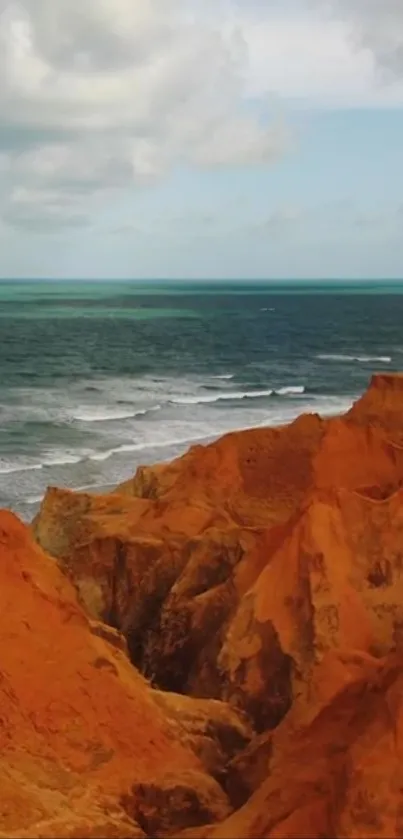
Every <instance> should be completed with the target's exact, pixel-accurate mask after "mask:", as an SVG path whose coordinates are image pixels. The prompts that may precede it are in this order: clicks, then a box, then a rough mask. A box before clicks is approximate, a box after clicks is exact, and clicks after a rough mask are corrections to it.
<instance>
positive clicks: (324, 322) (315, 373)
mask: <svg viewBox="0 0 403 839" xmlns="http://www.w3.org/2000/svg"><path fill="white" fill-rule="evenodd" d="M402 292H403V286H400V285H396V284H393V283H392V284H381V283H379V284H370V283H367V284H359V285H358V284H344V285H343V284H339V283H328V284H324V283H323V284H320V283H291V282H290V283H262V282H260V283H257V282H250V283H240V282H239V283H185V282H181V283H179V282H176V283H168V282H164V283H163V282H153V283H146V282H142V283H140V282H121V281H116V282H81V283H80V282H50V281H46V282H37V281H35V282H34V281H29V282H28V281H27V282H22V281H13V282H11V281H10V282H5V281H3V282H1V283H0V419H1V422H0V506H2V507H7V508H10V509H12V510H13V511H15V512H17V513H18V514H19V515H20V516H21V517H22V518H23V519H25V520H30V519H31V518H32V517H33V515H34V514H35V512H36V510H37V508H38V504H39V502H40V499H41V497H42V496H43V493H44V491H45V489H46V487H47V486H49V485H51V486H60V487H70V488H80V489H84V488H85V489H89V490H97V489H100V488H103V487H107V486H111V485H114V484H117V483H119V482H121V481H123V480H125V479H127V478H128V477H130V476H131V475H133V473H134V472H135V470H136V468H137V466H138V465H140V464H147V463H155V462H157V461H162V460H166V459H170V458H172V457H174V456H177V455H179V454H181V453H182V452H184V451H185V450H186V449H187V448H188V447H189V445H191V444H192V443H194V442H196V441H208V440H212V439H215V438H217V437H219V436H220V435H222V434H223V433H225V432H226V431H229V430H232V429H239V428H248V427H250V426H263V425H275V424H279V423H284V422H288V421H289V420H292V419H293V418H294V417H296V416H297V415H298V414H300V413H302V412H304V411H309V412H312V411H313V412H318V413H319V414H321V415H323V416H326V415H330V414H335V413H339V412H342V411H345V410H346V409H348V407H349V406H350V405H351V404H352V402H353V401H354V399H356V398H357V397H358V396H359V395H360V394H361V393H362V391H363V390H364V389H365V387H366V386H367V383H368V381H369V378H370V375H371V373H372V372H373V371H375V370H377V371H378V370H383V371H386V370H396V369H401V368H402V367H403V332H402V324H403V293H402Z"/></svg>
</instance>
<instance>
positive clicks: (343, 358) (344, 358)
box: [317, 353, 392, 364]
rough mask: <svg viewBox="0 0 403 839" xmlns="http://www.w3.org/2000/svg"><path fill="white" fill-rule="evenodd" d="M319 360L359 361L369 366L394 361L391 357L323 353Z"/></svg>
mask: <svg viewBox="0 0 403 839" xmlns="http://www.w3.org/2000/svg"><path fill="white" fill-rule="evenodd" d="M317 358H320V359H321V361H342V362H344V361H345V362H354V361H358V362H359V363H361V364H368V363H370V362H372V361H373V362H380V363H381V364H391V361H392V359H391V357H390V355H342V354H341V353H340V354H339V353H321V354H320V355H318V356H317Z"/></svg>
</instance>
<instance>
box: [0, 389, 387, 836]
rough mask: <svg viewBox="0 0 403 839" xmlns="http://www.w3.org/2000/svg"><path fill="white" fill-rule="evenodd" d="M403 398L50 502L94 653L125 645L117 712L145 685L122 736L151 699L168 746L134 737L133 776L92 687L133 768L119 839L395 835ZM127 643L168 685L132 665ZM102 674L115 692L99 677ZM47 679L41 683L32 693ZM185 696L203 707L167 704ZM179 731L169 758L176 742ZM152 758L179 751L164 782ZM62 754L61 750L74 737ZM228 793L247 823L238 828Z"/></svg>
mask: <svg viewBox="0 0 403 839" xmlns="http://www.w3.org/2000/svg"><path fill="white" fill-rule="evenodd" d="M402 383H403V377H400V376H375V377H374V378H373V380H372V383H371V386H370V388H369V390H368V392H367V393H366V394H365V395H364V396H363V397H362V398H361V399H360V400H359V401H358V402H357V403H356V404H355V406H354V407H353V408H352V410H351V411H350V412H349V413H348V414H347V415H346V416H345V417H342V418H333V419H329V420H326V421H325V420H322V419H320V418H319V417H318V416H316V415H311V416H305V417H300V418H299V419H298V420H297V421H295V422H294V423H292V424H291V425H290V426H285V427H282V428H276V429H255V430H251V431H244V432H236V433H232V434H229V435H226V436H225V437H223V438H222V439H221V440H219V441H217V442H216V443H213V444H211V445H209V446H195V447H193V448H192V449H190V451H189V452H188V453H187V454H186V455H184V456H183V457H181V458H178V459H177V460H175V461H173V463H171V464H163V465H158V466H157V467H143V468H141V469H140V470H138V472H137V474H136V476H135V477H134V479H133V480H132V481H128V482H126V483H125V484H124V485H122V486H121V487H119V488H118V489H117V490H116V491H115V492H114V493H111V494H108V495H105V496H91V495H89V494H85V493H77V494H76V493H71V492H66V491H61V490H55V489H52V490H49V491H48V493H47V495H46V497H45V499H44V502H43V504H42V507H41V511H40V514H39V515H38V517H37V519H36V521H35V523H34V527H33V531H34V534H35V536H36V539H37V540H38V542H39V543H40V544H41V546H42V547H43V548H44V549H45V550H46V551H48V552H49V553H50V554H51V555H52V556H53V557H55V558H56V559H57V562H58V566H59V568H60V569H62V570H63V572H65V573H67V576H68V577H69V578H70V580H71V582H72V583H73V584H74V587H75V589H76V591H77V593H78V596H79V599H80V601H81V603H82V604H83V606H84V607H85V609H86V611H87V613H89V615H90V617H91V621H90V622H89V621H87V623H85V619H84V618H83V615H82V613H81V612H80V610H79V609H78V607H77V605H74V608H75V610H76V612H74V614H76V613H77V614H80V616H81V617H80V620H81V621H84V624H85V627H84V625H83V628H82V631H81V636H80V638H81V641H80V644H81V647H80V649H81V650H85V649H87V648H88V637H90V639H91V644H93V643H95V640H96V642H97V643H99V644H103V645H104V647H105V644H107V646H108V649H109V650H113V654H112V655H113V664H114V666H115V667H118V664H119V668H118V675H117V676H116V674H115V675H114V684H115V687H116V685H119V691H120V693H119V696H121V692H122V690H123V695H124V697H126V693H125V691H127V690H128V687H127V686H128V685H129V683H130V685H133V684H134V682H133V680H134V681H135V684H136V691H137V692H138V696H139V699H138V706H137V710H136V714H137V716H135V717H133V720H134V722H131V723H130V725H137V723H138V720H139V713H140V712H139V708H143V704H144V708H145V707H147V708H148V707H149V705H148V704H147V703H150V707H151V704H153V707H157V708H158V713H157V715H156V717H155V720H154V722H151V717H150V718H147V720H148V722H147V725H148V726H149V729H150V731H151V730H152V727H153V725H154V726H155V725H156V720H158V726H159V728H158V735H157V734H156V733H154V734H153V735H152V738H153V741H154V743H153V744H150V743H149V741H148V740H145V741H144V742H143V739H142V737H140V739H139V755H140V757H139V762H138V765H139V766H140V769H141V771H140V770H139V771H138V772H137V775H136V773H135V772H134V770H133V766H132V764H131V763H130V760H129V758H128V759H127V760H126V757H125V750H124V749H125V747H124V743H126V739H125V736H123V739H122V734H121V730H120V729H119V725H118V723H117V722H116V723H115V722H114V723H112V722H111V723H110V722H109V721H108V719H106V718H104V717H103V716H102V714H103V713H104V710H103V709H104V705H105V701H104V700H102V699H101V698H98V699H96V698H95V695H94V697H93V695H92V693H91V690H92V688H90V687H89V686H88V685H87V682H86V683H85V684H86V689H87V690H88V692H89V694H90V697H91V701H90V703H89V704H90V705H91V707H92V709H93V710H94V709H95V718H96V719H97V720H98V721H99V720H104V727H102V725H101V729H102V731H104V732H105V737H106V736H107V735H106V732H107V731H109V735H108V736H109V737H110V740H111V741H112V742H115V740H117V742H118V743H119V749H121V750H122V756H121V752H120V751H119V749H117V760H118V762H119V768H116V770H115V764H114V763H113V759H112V758H111V760H110V761H108V763H107V764H106V766H107V768H105V769H104V770H103V771H104V773H105V779H104V780H103V778H104V776H103V775H102V771H101V770H96V780H97V785H98V787H99V789H101V791H102V793H104V790H105V792H106V793H107V794H108V795H110V794H112V795H114V796H115V800H116V795H117V796H118V798H119V801H121V802H123V803H124V806H125V813H126V815H125V817H124V818H125V819H126V822H125V825H126V824H127V819H131V820H132V822H137V823H138V824H140V826H141V827H142V828H143V829H144V830H145V832H146V834H147V835H150V836H151V835H152V836H154V835H157V836H158V835H164V833H165V834H169V832H170V830H172V829H174V830H176V831H178V830H180V829H182V828H183V829H184V830H183V832H182V834H181V835H182V836H183V837H185V836H189V837H190V836H194V837H202V836H203V835H204V836H209V837H216V839H219V837H221V839H232V837H233V836H235V835H237V836H240V837H245V839H246V837H256V839H257V837H284V839H285V837H291V836H294V837H297V836H305V837H308V836H309V837H317V839H319V837H332V836H335V835H337V836H339V835H340V836H345V837H349V839H350V838H351V839H357V837H359V836H366V837H374V836H383V837H386V836H394V837H395V836H396V837H397V836H399V835H402V832H403V815H402V814H403V797H402V790H403V785H402V784H401V779H400V775H399V772H400V758H401V749H402V743H401V739H402V738H401V731H400V729H401V726H400V722H401V719H400V718H401V716H402V714H401V702H400V693H401V689H402V687H403V682H402V679H403V669H402V656H403V648H402V641H403V489H402V486H403V484H402V480H403V448H401V442H402V441H403V421H402V419H401V418H402V417H403V384H402ZM38 556H39V554H38ZM40 556H41V557H42V560H41V561H43V562H46V563H47V564H49V562H50V561H49V559H47V558H46V557H45V558H44V555H43V554H40ZM52 573H53V574H54V575H57V581H58V582H57V581H56V577H55V581H56V582H57V585H59V586H61V587H62V589H63V591H62V594H61V600H60V602H61V603H64V602H65V600H66V596H65V594H64V592H65V591H68V597H67V601H68V602H69V603H75V601H74V592H73V588H70V585H69V583H67V581H66V580H64V578H63V576H62V574H61V572H60V571H59V570H58V569H57V567H56V565H55V566H54V570H53V572H52ZM60 581H62V582H60ZM0 582H1V578H0ZM56 582H55V585H56ZM64 608H65V606H60V607H59V614H62V613H63V609H64ZM71 608H72V607H71ZM19 620H20V621H21V614H20V615H19ZM97 621H98V622H97ZM99 621H101V623H99ZM105 622H106V623H109V624H110V626H111V627H112V629H109V630H108V629H106V628H105V626H104V623H105ZM63 626H64V623H63ZM19 631H21V630H19ZM42 631H43V630H41V632H42ZM53 631H54V632H55V636H56V635H57V632H58V631H59V630H57V631H56V628H54V630H53ZM64 631H66V630H64ZM108 632H109V633H112V634H111V635H109V638H108V640H107V641H105V636H107V635H108ZM120 632H122V633H123V635H124V638H125V641H126V642H127V648H128V652H129V655H130V657H131V659H132V662H134V663H135V664H136V665H137V666H138V667H139V668H140V669H141V670H142V672H143V673H144V674H145V675H146V676H147V677H148V678H150V679H151V680H152V683H153V684H154V686H156V687H158V688H159V689H160V690H158V691H152V690H151V689H150V686H149V685H148V684H147V683H146V682H144V681H143V680H141V677H140V676H139V674H138V673H136V672H135V671H133V670H131V668H130V665H129V663H128V661H127V659H126V657H125V653H124V643H125V641H124V640H122V637H121V635H120ZM15 633H16V635H15V637H17V630H16V629H15ZM83 633H85V637H86V638H87V641H85V642H84V640H83ZM99 636H101V637H99ZM18 637H20V636H18ZM18 643H20V641H18ZM32 643H33V642H32ZM70 643H71V642H70V640H69V642H68V643H67V641H66V646H65V647H63V646H62V647H61V655H62V657H66V659H67V658H68V649H71V650H75V649H76V647H74V645H73V646H71V647H70ZM77 643H78V642H77ZM86 645H87V646H86ZM113 645H114V646H113ZM10 646H12V645H11V643H10ZM91 654H92V653H91ZM110 654H111V653H109V656H110ZM35 655H36V656H37V655H38V653H37V651H36V652H35V650H34V648H32V657H33V659H34V657H35ZM74 655H76V654H74ZM80 655H81V656H82V655H83V652H81V653H80ZM77 656H78V659H77V660H79V661H80V662H81V658H80V657H79V652H78V649H77ZM99 657H100V658H102V659H104V658H106V659H107V661H108V662H109V661H110V658H108V656H106V654H105V653H102V655H101V653H100V654H99ZM70 661H71V658H70ZM58 662H59V664H60V656H59V658H58ZM116 662H118V664H117V663H116ZM74 667H75V668H76V665H74ZM82 667H83V665H82V664H80V666H79V668H78V669H79V673H80V674H81V670H82ZM108 667H109V665H108ZM104 671H105V672H104ZM86 672H87V671H86ZM100 673H102V678H103V679H106V678H107V677H108V678H109V679H111V678H112V673H109V670H108V669H107V665H105V667H104V668H102V669H101V670H100ZM48 678H49V674H47V673H42V671H41V676H40V679H39V681H37V684H41V685H43V683H44V680H46V679H48ZM54 678H55V677H54ZM80 678H81V676H78V674H77V668H76V669H74V670H73V671H71V680H72V682H74V681H77V679H78V680H79V679H80ZM97 678H101V676H100V674H98V676H97ZM89 682H90V679H89V680H88V683H89ZM122 683H124V689H123V688H122ZM91 684H92V682H91ZM94 684H96V683H95V682H94ZM101 689H102V690H103V691H104V693H103V696H105V687H104V686H103V685H102V686H100V685H98V684H97V689H96V691H95V694H96V696H98V691H99V690H101ZM131 689H132V688H131ZM94 690H95V688H94ZM108 690H109V688H108ZM172 690H175V691H177V692H180V693H181V694H190V696H185V695H183V696H182V697H181V698H178V697H176V698H173V697H172V695H171V694H169V693H168V694H167V693H164V691H172ZM69 695H70V694H68V696H69ZM108 695H109V694H108ZM140 697H141V698H140ZM190 697H193V698H190ZM194 697H197V698H194ZM211 697H213V698H215V699H217V700H221V702H218V704H215V703H213V705H211ZM123 701H124V702H126V701H127V700H126V698H125V699H124V700H123V699H119V701H118V699H116V703H117V705H116V708H117V707H118V702H122V703H123ZM32 702H33V699H30V700H29V704H30V707H31V704H32ZM97 702H99V703H100V708H99V709H98V705H97V704H96V703H97ZM227 702H228V703H230V705H231V707H232V709H233V711H232V712H231V710H230V709H229V708H228V705H226V704H225V703H227ZM142 703H143V704H142ZM189 703H190V704H189ZM206 703H207V704H206ZM209 703H210V704H209ZM47 707H48V706H47ZM63 707H64V706H63ZM69 707H72V708H73V709H76V705H75V704H74V702H73V700H72V699H71V700H69ZM108 707H110V706H109V704H108ZM113 707H115V706H113ZM120 707H123V705H122V706H120V705H119V708H120ZM124 708H125V709H126V706H124ZM218 709H219V710H218ZM239 709H240V710H241V711H244V712H246V714H247V715H248V716H249V720H250V723H251V724H252V725H253V726H254V727H255V729H256V730H257V732H258V736H257V737H256V738H254V739H252V741H251V742H250V743H249V745H247V747H246V749H245V750H244V751H241V752H240V753H239V749H240V747H241V746H242V743H247V742H248V740H249V738H250V730H249V729H248V724H246V723H245V719H244V718H243V717H240V716H239V713H238V711H239ZM10 713H11V712H10ZM57 713H58V714H60V713H61V712H60V709H58V710H57ZM74 713H76V711H75V710H74ZM77 713H81V711H80V712H77ZM119 713H120V711H119ZM116 714H118V711H116ZM130 714H131V711H130V709H129V708H128V709H127V710H124V711H123V716H124V718H125V719H126V717H128V716H130ZM144 714H145V711H144ZM233 714H235V717H234V716H233ZM64 719H65V721H66V723H65V724H66V725H68V719H69V718H68V714H67V712H65V717H64ZM113 719H115V717H114V716H113ZM144 719H145V717H144ZM119 722H120V721H119ZM97 724H98V723H97ZM55 725H56V723H55ZM110 725H111V726H112V728H111V729H110ZM114 725H115V726H116V727H115V728H114V727H113V726H114ZM212 729H213V730H214V737H211V736H210V734H211V730H212ZM168 730H169V731H170V732H171V741H170V744H169V749H171V750H172V751H169V749H168V746H165V745H164V746H162V743H163V742H164V743H165V740H163V737H164V736H165V732H166V731H168ZM131 733H132V737H131V739H132V740H133V737H134V732H133V731H131ZM168 739H169V737H168ZM155 742H156V743H157V744H159V745H158V748H159V749H161V750H163V748H166V749H167V751H166V755H167V756H166V757H161V761H164V762H165V765H164V774H163V776H161V777H158V778H157V779H155V778H152V777H151V774H149V775H147V771H146V769H145V768H144V767H145V766H146V765H147V766H148V764H147V760H146V756H148V757H147V759H148V758H149V759H150V761H151V763H152V762H154V765H155V755H156V754H157V751H156V750H155V749H154V744H155ZM81 745H82V744H81ZM58 748H60V749H61V752H60V753H61V754H62V755H65V754H67V751H66V746H65V745H64V743H63V741H60V744H59V745H58ZM136 748H137V746H136ZM174 749H179V752H178V753H176V752H175V757H174V756H173V755H174V751H173V750H174ZM57 754H58V751H57V749H56V750H55V756H54V758H52V759H54V760H56V756H57ZM164 754H165V752H164ZM80 755H82V751H81V752H80ZM142 755H143V757H142ZM161 755H162V751H161ZM66 759H67V758H66ZM81 759H82V758H81ZM157 760H158V761H159V762H160V759H159V758H157ZM143 764H144V767H143ZM88 772H89V770H88V769H85V773H86V778H87V779H88V780H87V783H90V780H91V779H92V775H91V773H90V774H88ZM91 772H92V770H91ZM195 773H196V775H195ZM123 776H124V779H125V782H126V786H125V790H124V791H123V780H124V779H123ZM112 779H113V781H112ZM213 779H215V780H213ZM216 780H218V781H219V782H220V784H221V785H222V786H224V787H225V788H226V790H227V792H228V794H229V797H230V800H231V802H232V805H233V806H235V808H236V812H235V813H234V814H232V815H231V816H229V818H226V812H225V811H226V808H227V810H228V799H227V798H226V797H225V795H224V793H223V792H222V790H220V788H217V786H215V784H216ZM91 783H92V780H91ZM102 784H104V786H102ZM108 785H109V786H108ZM91 789H92V787H91ZM195 790H197V793H195ZM122 796H123V797H122ZM195 796H196V797H195ZM97 800H98V799H97ZM241 805H243V806H241ZM97 806H99V805H97ZM157 809H158V811H159V813H160V815H159V817H158V818H157V816H156V811H157ZM184 810H186V812H187V814H188V815H187V817H186V819H185V820H184V819H183V817H182V814H183V812H184ZM120 817H121V814H120V816H119V818H120ZM94 818H95V817H94ZM220 819H221V820H222V822H221V823H220V824H219V825H217V824H215V825H214V824H213V825H211V826H207V827H203V823H206V822H207V821H209V820H210V821H211V822H214V821H215V822H217V821H219V820H220ZM192 820H193V822H192ZM192 824H193V826H192ZM188 828H189V829H188ZM52 829H53V828H52ZM122 829H123V828H122ZM119 835H120V834H119ZM175 835H176V834H175Z"/></svg>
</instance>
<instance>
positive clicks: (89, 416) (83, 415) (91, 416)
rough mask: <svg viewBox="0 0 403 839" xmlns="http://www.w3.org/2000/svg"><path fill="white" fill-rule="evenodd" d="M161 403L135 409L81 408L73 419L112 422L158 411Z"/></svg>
mask: <svg viewBox="0 0 403 839" xmlns="http://www.w3.org/2000/svg"><path fill="white" fill-rule="evenodd" d="M160 410H161V405H153V406H152V407H151V408H138V409H137V410H134V411H133V410H131V411H121V410H119V409H116V408H97V407H95V406H94V407H93V408H83V409H81V410H78V411H75V412H74V414H73V419H75V420H77V421H78V422H113V421H115V420H125V419H135V417H143V416H145V415H146V414H148V413H150V412H153V411H160Z"/></svg>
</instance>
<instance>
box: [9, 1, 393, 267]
mask: <svg viewBox="0 0 403 839" xmlns="http://www.w3.org/2000/svg"><path fill="white" fill-rule="evenodd" d="M0 79H1V84H0V276H2V277H41V276H46V277H54V278H63V277H67V278H69V277H73V278H76V277H77V278H78V277H83V278H86V277H102V278H103V277H136V278H137V277H138V278H149V277H150V278H151V277H172V278H183V277H189V278H223V277H228V278H231V277H239V278H244V277H245V278H246V277H256V278H263V277H277V278H285V277H352V278H354V277H402V276H403V235H402V234H403V2H402V0H0Z"/></svg>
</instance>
